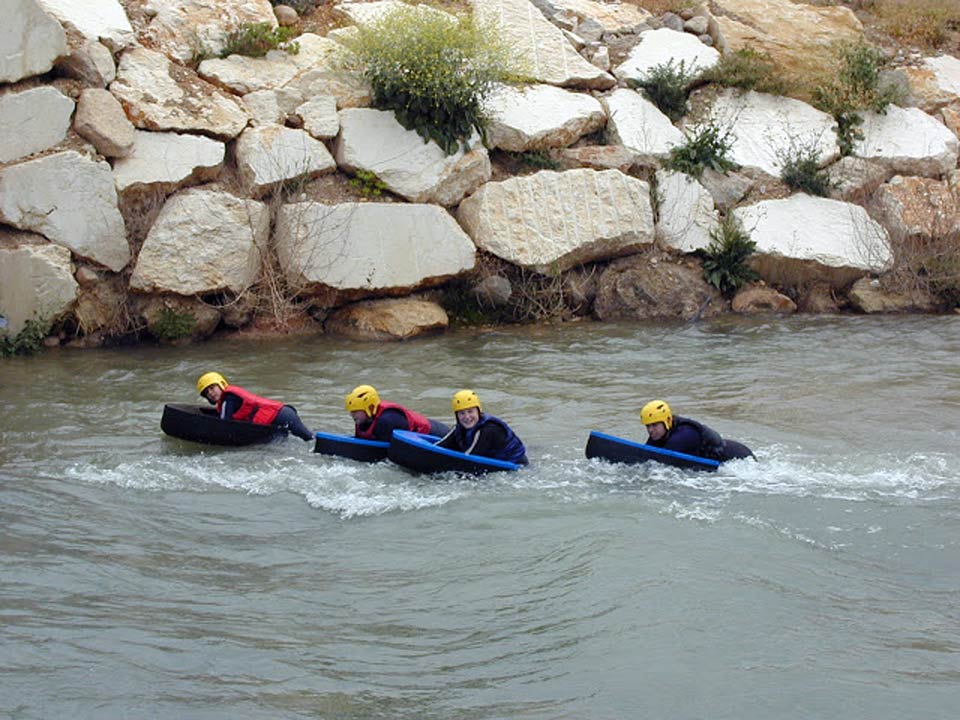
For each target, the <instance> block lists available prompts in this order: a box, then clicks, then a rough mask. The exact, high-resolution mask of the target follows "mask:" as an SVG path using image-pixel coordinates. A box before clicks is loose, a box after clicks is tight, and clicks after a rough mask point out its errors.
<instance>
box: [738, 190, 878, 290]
mask: <svg viewBox="0 0 960 720" xmlns="http://www.w3.org/2000/svg"><path fill="white" fill-rule="evenodd" d="M733 215H734V217H736V218H737V220H739V221H740V224H741V226H742V227H743V229H744V230H745V231H746V232H748V233H749V235H750V238H751V239H752V240H753V241H754V242H756V243H757V252H758V253H761V254H766V255H771V256H774V257H777V258H789V259H792V260H795V261H803V262H814V263H817V264H818V265H820V266H822V267H821V268H820V272H823V270H824V268H847V269H854V270H855V271H861V272H862V271H868V272H881V271H883V270H884V269H886V268H887V267H888V266H889V264H890V261H891V259H892V255H891V253H890V247H889V239H888V236H887V232H886V230H884V229H883V227H882V226H881V225H880V224H879V223H877V222H875V221H874V220H872V219H871V218H870V216H869V215H867V212H866V210H864V209H863V208H862V207H860V206H859V205H854V204H852V203H847V202H842V201H840V200H830V199H828V198H818V197H812V196H810V195H804V194H798V195H793V196H791V197H789V198H786V199H784V200H762V201H760V202H758V203H756V204H754V205H748V206H745V207H740V208H737V209H736V210H734V211H733ZM764 276H765V277H766V273H765V274H764Z"/></svg>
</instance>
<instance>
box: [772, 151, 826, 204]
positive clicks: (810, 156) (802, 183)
mask: <svg viewBox="0 0 960 720" xmlns="http://www.w3.org/2000/svg"><path fill="white" fill-rule="evenodd" d="M780 179H781V180H783V182H784V183H785V184H786V185H787V187H789V188H792V189H794V190H799V191H800V192H805V193H807V194H809V195H818V196H820V197H826V196H827V194H828V193H829V192H830V178H829V177H827V173H826V172H825V171H824V170H823V169H822V168H821V167H820V164H819V162H818V161H817V151H816V148H814V147H812V146H811V147H799V148H795V149H793V150H791V151H790V152H789V153H787V155H786V157H784V158H783V169H782V170H781V171H780Z"/></svg>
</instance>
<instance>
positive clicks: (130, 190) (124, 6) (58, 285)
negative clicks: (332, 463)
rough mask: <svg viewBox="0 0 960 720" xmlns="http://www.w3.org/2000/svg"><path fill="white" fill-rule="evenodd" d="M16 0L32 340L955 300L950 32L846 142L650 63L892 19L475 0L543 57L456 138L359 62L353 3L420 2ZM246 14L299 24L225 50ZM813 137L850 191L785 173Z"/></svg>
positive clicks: (819, 60)
mask: <svg viewBox="0 0 960 720" xmlns="http://www.w3.org/2000/svg"><path fill="white" fill-rule="evenodd" d="M9 4H10V5H11V10H12V12H10V13H8V14H7V18H8V22H9V23H10V26H9V27H10V30H9V31H7V32H5V33H4V34H3V35H2V37H0V324H2V325H3V327H0V334H3V335H4V337H5V338H6V340H5V342H6V343H7V344H8V346H9V347H13V343H14V342H15V341H16V339H17V338H21V339H22V341H23V342H26V339H24V338H27V334H28V333H29V334H30V337H31V338H34V339H37V338H39V337H44V336H45V340H44V342H45V343H46V344H47V345H57V344H61V343H65V344H70V345H77V346H87V347H89V346H99V345H101V344H105V343H110V342H116V341H119V340H138V339H146V338H159V339H161V340H165V341H184V340H189V339H200V338H203V337H206V336H209V335H210V334H212V333H214V332H218V331H219V332H223V331H235V330H245V331H250V330H251V329H253V330H257V329H264V328H268V329H278V330H289V329H292V328H297V329H304V328H308V329H311V330H313V331H318V332H334V333H341V334H345V335H348V336H351V337H357V338H369V339H394V338H408V337H412V336H415V335H418V334H421V333H424V332H436V331H442V330H443V329H444V328H446V327H447V326H448V324H449V323H450V322H451V318H453V319H454V320H455V321H457V320H486V321H512V320H518V319H519V320H538V319H574V318H588V317H592V318H598V319H602V320H608V319H631V318H638V319H639V318H663V319H670V318H688V319H689V318H694V317H703V316H708V315H711V314H717V313H723V312H741V313H749V312H782V313H789V312H840V311H856V312H918V311H919V312H950V311H953V310H954V309H955V306H956V299H957V297H958V294H956V293H954V292H953V291H954V290H955V288H958V287H960V270H958V269H957V268H958V267H960V249H957V245H958V240H957V238H958V237H960V170H958V169H957V167H958V153H960V141H958V134H960V60H958V59H957V57H956V56H955V54H956V50H955V48H953V47H952V46H951V47H948V48H947V49H948V50H950V51H951V52H953V53H954V54H949V53H944V52H936V51H918V50H911V49H910V48H900V49H898V50H896V51H890V52H888V55H890V59H891V60H892V61H893V62H892V64H891V65H890V67H889V68H888V69H887V70H885V75H884V81H885V82H886V83H887V84H888V86H890V87H895V88H896V89H897V91H898V92H897V95H896V97H897V103H896V104H894V105H890V106H888V107H887V108H885V110H884V111H883V112H875V111H871V110H864V111H863V112H862V113H860V117H859V119H860V120H861V124H859V126H858V129H859V137H856V138H855V140H854V141H853V142H852V145H851V147H849V148H844V147H843V142H844V137H843V135H842V132H841V135H840V136H838V123H837V119H836V117H834V116H831V115H830V114H828V113H826V112H824V111H823V110H821V109H818V108H817V107H816V106H815V103H814V102H813V100H812V99H811V98H809V97H793V96H788V95H785V94H784V95H782V94H772V93H770V92H757V91H756V90H748V91H744V90H743V89H739V88H733V87H728V86H725V85H723V84H721V83H717V82H704V83H702V84H701V86H700V87H699V88H698V89H696V90H695V91H694V92H693V94H692V95H691V98H690V100H691V102H690V108H691V109H690V111H689V112H688V113H686V114H684V115H683V116H682V117H680V118H679V119H677V120H673V121H672V120H671V119H670V118H669V117H668V116H667V115H665V114H664V113H663V112H662V111H661V110H660V109H659V108H658V106H657V105H655V104H654V103H653V102H651V101H650V100H649V99H648V97H647V96H645V95H644V94H643V93H642V92H640V91H638V90H637V89H636V86H637V83H642V82H643V81H644V80H645V79H647V78H648V77H649V74H650V72H651V70H652V69H654V68H656V67H658V66H663V65H664V64H666V63H675V64H677V65H679V64H680V63H681V62H682V63H683V67H684V68H686V69H687V70H688V71H691V72H692V71H702V70H708V69H710V68H713V67H717V66H718V64H719V63H720V62H721V60H722V59H723V58H724V57H729V56H731V54H735V53H737V52H738V51H743V50H745V49H750V50H755V51H757V52H759V53H763V54H765V55H764V57H769V58H770V59H772V61H773V62H774V63H775V64H776V66H777V67H778V68H779V69H780V70H781V71H782V72H783V73H784V74H785V75H786V76H791V77H797V76H809V75H815V74H816V73H818V72H819V73H821V75H822V74H823V73H824V68H825V67H830V62H832V60H831V58H832V57H834V55H833V54H832V53H835V50H836V48H837V47H841V46H848V47H849V46H851V45H854V44H857V43H864V42H866V41H868V40H874V39H875V37H876V35H875V33H874V31H873V29H872V28H865V27H864V25H863V24H862V23H861V21H860V20H859V19H858V17H857V15H856V14H855V13H854V12H853V11H852V10H851V8H850V7H847V6H845V5H842V4H837V5H824V4H817V5H808V4H802V3H793V2H790V1H789V0H716V1H714V2H711V3H709V5H704V6H694V5H691V4H686V3H675V5H676V6H677V7H676V8H675V9H678V10H681V8H682V10H681V12H679V13H678V14H674V13H671V12H667V13H662V12H659V9H662V8H659V9H658V12H657V14H653V13H651V12H650V11H649V10H647V9H645V8H644V7H642V5H643V3H642V2H641V3H639V4H628V3H625V2H624V3H603V2H595V1H593V0H536V2H535V3H533V4H531V3H530V2H529V0H471V3H470V9H472V11H473V12H474V13H476V14H477V15H479V16H480V17H483V18H486V19H487V20H488V21H489V22H493V23H496V24H497V26H498V28H499V32H500V33H502V35H503V36H504V37H505V38H506V40H507V41H508V42H509V43H510V44H511V45H512V47H514V48H516V52H517V54H518V56H522V57H523V58H524V59H525V63H526V67H527V68H529V69H528V71H527V73H526V74H527V75H529V78H528V80H529V81H528V82H527V83H526V84H525V85H523V86H522V87H514V86H506V85H504V86H502V87H499V88H497V89H496V90H495V92H493V93H492V95H491V96H490V97H488V98H487V100H486V103H485V108H486V111H487V114H488V116H489V118H490V127H489V131H488V133H487V137H486V141H485V144H484V143H481V142H480V139H479V137H474V138H472V139H471V140H470V141H469V142H468V143H465V144H464V145H463V146H462V147H461V148H460V149H459V150H458V151H457V152H455V153H453V154H450V155H448V154H446V153H445V152H444V151H443V150H442V149H441V148H440V147H439V146H437V145H436V144H435V143H433V142H430V143H425V142H424V141H423V140H422V138H421V137H420V136H419V135H418V134H417V133H416V132H414V131H412V130H407V129H405V128H404V127H403V126H402V125H401V124H400V123H399V122H398V121H397V120H396V118H395V117H394V115H393V113H392V112H387V111H383V110H378V109H374V108H372V107H370V105H371V92H370V89H369V87H368V86H367V85H366V83H365V82H364V80H363V76H362V74H360V73H359V71H357V70H351V69H349V68H348V67H347V66H345V65H344V63H343V50H342V41H343V38H344V37H345V36H346V35H347V34H349V33H350V32H351V28H352V26H362V25H364V24H369V23H371V22H373V21H374V20H375V19H376V18H377V17H380V16H381V15H382V13H384V12H386V11H388V10H389V9H390V8H391V7H392V6H394V5H395V3H393V2H374V3H356V2H354V3H347V2H340V3H331V4H327V5H324V6H322V7H320V8H317V9H316V10H313V7H314V5H313V3H301V4H300V5H301V10H304V9H305V8H306V11H305V12H304V14H303V17H299V16H297V13H296V12H295V11H294V10H292V9H290V8H283V7H277V8H275V7H273V6H272V5H271V3H270V2H269V1H268V0H237V1H236V2H223V3H218V4H216V5H215V6H214V7H211V3H209V2H199V0H145V1H144V0H127V1H126V2H118V1H117V0H99V2H96V3H90V2H81V1H80V0H11V3H9ZM662 5H663V3H657V4H656V5H653V4H651V7H655V8H657V7H658V6H662ZM771 19H774V20H771ZM251 23H267V24H268V25H269V26H270V27H277V26H278V24H279V23H283V25H284V26H289V27H291V28H293V29H294V30H295V31H296V32H295V35H296V37H295V38H294V41H295V42H296V44H297V49H298V51H297V52H296V53H293V52H290V53H288V52H284V51H282V50H274V51H271V52H269V53H267V55H266V56H264V57H259V58H252V57H247V56H244V55H237V54H234V55H230V56H228V57H224V58H219V57H217V55H218V54H219V53H220V51H221V50H222V48H223V46H224V43H225V41H226V39H227V34H228V33H229V32H230V31H231V30H235V29H237V28H240V27H243V26H245V25H248V24H251ZM201 51H202V54H203V56H204V57H205V59H201ZM827 76H828V77H829V73H827ZM793 95H802V93H796V92H795V93H793ZM711 125H712V126H715V127H718V128H722V129H723V130H724V132H726V133H727V134H728V139H729V142H730V155H729V159H730V161H731V162H732V164H733V168H732V169H730V170H728V171H726V172H720V171H717V170H712V169H709V168H708V169H706V170H704V171H703V172H702V174H700V175H699V177H697V176H695V174H693V175H692V174H686V173H683V172H678V171H677V170H675V169H673V170H671V169H668V165H669V163H668V159H669V158H670V157H671V150H672V149H674V148H677V147H680V146H682V145H683V144H684V143H686V142H689V140H690V138H691V137H693V136H694V135H695V133H696V132H697V130H698V128H701V129H702V128H703V127H709V126H711ZM847 139H848V140H849V137H848V138H847ZM798 153H800V154H802V155H804V157H809V158H810V159H811V161H812V162H813V163H815V166H816V167H817V168H818V169H819V170H821V171H822V172H823V173H824V177H825V178H826V182H827V184H826V188H827V192H826V193H825V196H823V197H819V196H815V195H812V194H808V193H806V192H798V191H796V190H794V189H791V188H790V187H789V186H788V185H786V184H785V183H784V181H783V180H782V175H783V169H784V166H785V164H786V163H787V162H789V160H790V159H791V157H796V156H797V154H798ZM729 219H735V220H736V221H738V223H739V226H740V227H741V228H743V230H744V231H745V232H746V233H747V234H748V235H749V237H750V239H751V240H752V241H753V242H754V243H755V244H756V253H755V255H753V256H752V257H751V259H750V264H751V266H752V268H753V269H754V270H755V271H756V272H757V273H758V274H759V278H760V280H759V281H757V282H754V283H752V284H750V285H748V286H746V287H745V288H743V289H741V290H740V291H739V292H738V293H736V295H733V296H732V297H724V296H723V295H722V294H721V293H720V292H719V291H718V289H717V288H716V287H713V286H712V285H710V284H708V283H707V282H705V280H704V273H703V268H702V251H703V250H704V249H705V248H707V247H708V246H709V245H710V242H711V237H712V236H715V235H716V234H717V232H718V229H719V228H722V227H723V224H724V223H725V222H727V220H729ZM924 253H926V255H924ZM928 256H929V257H932V258H933V259H934V260H936V261H937V263H938V264H937V265H936V266H935V265H934V262H933V260H929V258H928ZM951 263H952V264H953V265H951ZM944 268H946V269H944ZM951 268H952V269H951ZM938 273H939V274H938ZM931 278H933V279H934V280H936V279H938V278H939V280H938V281H937V282H939V283H940V284H939V285H938V284H937V282H934V281H932V280H931ZM951 278H952V282H953V283H954V285H953V286H950V284H949V283H950V282H951ZM945 284H946V290H947V291H946V292H944V286H945ZM27 339H29V338H27Z"/></svg>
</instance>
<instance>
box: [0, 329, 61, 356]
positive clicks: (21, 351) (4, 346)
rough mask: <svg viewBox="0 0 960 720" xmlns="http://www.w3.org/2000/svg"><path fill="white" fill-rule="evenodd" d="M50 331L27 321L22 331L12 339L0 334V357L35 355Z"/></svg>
mask: <svg viewBox="0 0 960 720" xmlns="http://www.w3.org/2000/svg"><path fill="white" fill-rule="evenodd" d="M49 330H50V328H49V326H47V325H44V324H43V323H40V322H38V321H36V320H27V321H26V322H25V323H24V324H23V329H22V330H21V331H20V332H19V333H17V334H16V335H15V336H14V337H10V336H9V335H8V334H6V333H0V357H12V356H14V355H36V354H37V353H38V352H40V348H41V347H42V346H43V339H44V338H45V337H46V336H47V332H48V331H49Z"/></svg>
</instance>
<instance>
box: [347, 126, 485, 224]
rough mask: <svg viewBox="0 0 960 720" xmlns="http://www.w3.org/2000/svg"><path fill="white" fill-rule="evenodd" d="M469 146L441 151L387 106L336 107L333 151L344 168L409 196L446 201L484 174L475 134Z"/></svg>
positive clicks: (456, 199)
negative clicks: (337, 130) (336, 135)
mask: <svg viewBox="0 0 960 720" xmlns="http://www.w3.org/2000/svg"><path fill="white" fill-rule="evenodd" d="M470 146H471V149H470V150H468V151H466V152H465V151H464V149H463V147H461V148H460V149H459V150H457V152H455V153H454V154H453V155H447V154H446V153H445V152H444V151H443V150H442V149H441V148H440V146H439V145H437V144H436V143H435V142H433V141H432V140H431V141H430V142H426V143H425V142H424V141H423V138H422V137H420V136H419V135H418V134H417V133H416V132H415V131H414V130H407V129H406V128H404V127H403V126H402V125H401V124H400V123H399V122H397V120H396V117H394V114H393V113H392V112H387V111H384V110H372V109H369V108H350V109H347V110H341V111H340V137H339V138H337V143H336V147H335V151H334V155H335V157H336V159H337V164H338V165H339V166H340V167H341V168H343V169H344V170H347V171H349V172H357V171H359V170H362V171H365V172H370V173H373V174H374V175H376V176H377V177H378V178H380V180H381V181H383V183H384V184H385V185H386V186H387V187H388V188H389V189H390V191H391V192H394V193H396V194H397V195H400V196H401V197H404V198H406V199H407V200H409V201H410V202H415V203H422V202H433V203H437V204H440V205H444V206H450V205H456V204H457V203H458V202H460V200H461V198H463V196H464V195H466V194H467V193H469V192H472V191H473V190H474V189H476V188H477V187H478V186H479V185H480V184H481V183H483V182H485V181H486V180H488V179H489V178H490V173H491V169H490V158H489V156H488V155H487V150H486V148H485V147H483V145H481V144H480V143H479V137H477V136H476V135H475V136H474V137H473V138H471V141H470Z"/></svg>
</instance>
